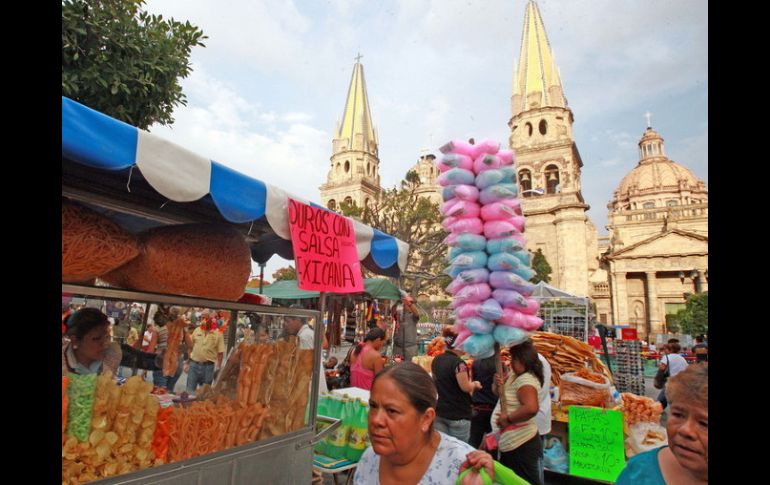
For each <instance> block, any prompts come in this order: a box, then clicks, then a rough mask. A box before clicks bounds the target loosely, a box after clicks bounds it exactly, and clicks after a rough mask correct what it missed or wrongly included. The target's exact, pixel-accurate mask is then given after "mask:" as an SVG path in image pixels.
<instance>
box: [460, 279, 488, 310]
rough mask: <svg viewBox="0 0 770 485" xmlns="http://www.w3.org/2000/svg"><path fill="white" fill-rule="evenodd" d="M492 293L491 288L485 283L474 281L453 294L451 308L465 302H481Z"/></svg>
mask: <svg viewBox="0 0 770 485" xmlns="http://www.w3.org/2000/svg"><path fill="white" fill-rule="evenodd" d="M491 294H492V289H491V288H490V287H489V285H488V284H486V283H476V284H475V285H468V286H466V287H465V288H463V289H461V290H460V291H458V292H457V293H456V294H455V295H454V299H453V300H452V308H457V307H459V306H462V305H465V304H467V303H481V302H483V301H484V300H486V299H487V298H489V296H490V295H491Z"/></svg>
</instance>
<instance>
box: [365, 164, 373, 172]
mask: <svg viewBox="0 0 770 485" xmlns="http://www.w3.org/2000/svg"><path fill="white" fill-rule="evenodd" d="M371 174H372V164H371V163H367V164H366V175H371Z"/></svg>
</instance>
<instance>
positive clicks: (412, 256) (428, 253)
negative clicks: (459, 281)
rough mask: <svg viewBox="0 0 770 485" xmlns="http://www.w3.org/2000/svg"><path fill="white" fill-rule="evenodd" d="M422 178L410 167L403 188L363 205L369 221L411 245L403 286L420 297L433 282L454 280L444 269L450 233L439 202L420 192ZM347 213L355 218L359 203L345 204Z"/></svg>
mask: <svg viewBox="0 0 770 485" xmlns="http://www.w3.org/2000/svg"><path fill="white" fill-rule="evenodd" d="M420 185H421V183H420V177H419V175H418V174H417V172H415V171H413V170H410V171H409V172H407V174H406V177H405V178H404V180H403V181H402V182H401V184H400V187H394V188H392V189H387V190H383V191H382V192H381V193H380V194H379V195H378V196H377V197H375V199H374V201H373V202H372V203H371V204H370V205H369V206H368V207H364V208H363V211H362V212H363V214H362V217H361V220H362V221H363V222H364V223H365V224H369V225H370V226H372V227H375V228H377V229H379V230H380V231H382V232H384V233H386V234H390V235H392V236H394V237H396V238H398V239H400V240H402V241H404V242H405V243H407V244H409V256H408V260H407V267H406V270H405V271H403V272H402V273H401V279H402V284H403V287H404V288H405V289H406V290H407V291H408V292H409V293H410V294H411V295H412V296H413V297H414V298H416V297H417V295H418V293H419V292H420V291H421V290H422V289H424V288H426V287H427V286H430V285H440V286H441V287H442V288H445V287H446V285H448V284H449V283H450V282H451V279H450V278H449V277H448V276H446V275H444V274H443V273H442V272H441V271H442V270H443V268H444V267H445V266H446V264H445V261H444V257H445V255H446V250H447V248H446V245H445V244H443V241H444V238H446V236H447V232H446V231H444V229H443V228H442V227H441V220H442V216H441V213H440V212H439V205H438V204H437V203H433V202H431V201H430V200H429V199H428V198H427V197H425V196H424V195H421V194H420V193H419V189H420ZM341 208H343V211H342V212H343V214H344V215H346V216H351V217H355V216H356V214H355V212H354V210H355V209H358V210H361V209H359V208H358V207H357V206H356V205H355V204H353V205H351V206H350V207H347V208H346V207H345V206H341Z"/></svg>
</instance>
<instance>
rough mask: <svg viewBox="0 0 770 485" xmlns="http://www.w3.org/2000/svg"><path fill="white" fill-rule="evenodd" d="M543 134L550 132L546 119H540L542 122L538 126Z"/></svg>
mask: <svg viewBox="0 0 770 485" xmlns="http://www.w3.org/2000/svg"><path fill="white" fill-rule="evenodd" d="M537 129H538V130H540V134H541V135H545V134H546V133H547V132H548V123H547V122H546V121H545V120H540V124H539V125H538V126H537Z"/></svg>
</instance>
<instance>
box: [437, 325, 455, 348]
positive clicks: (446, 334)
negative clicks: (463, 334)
mask: <svg viewBox="0 0 770 485" xmlns="http://www.w3.org/2000/svg"><path fill="white" fill-rule="evenodd" d="M458 335H459V334H458V333H457V332H455V330H454V329H453V328H452V327H444V328H443V329H441V337H442V338H443V339H444V342H446V346H447V348H448V349H454V348H455V340H457V337H458Z"/></svg>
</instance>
